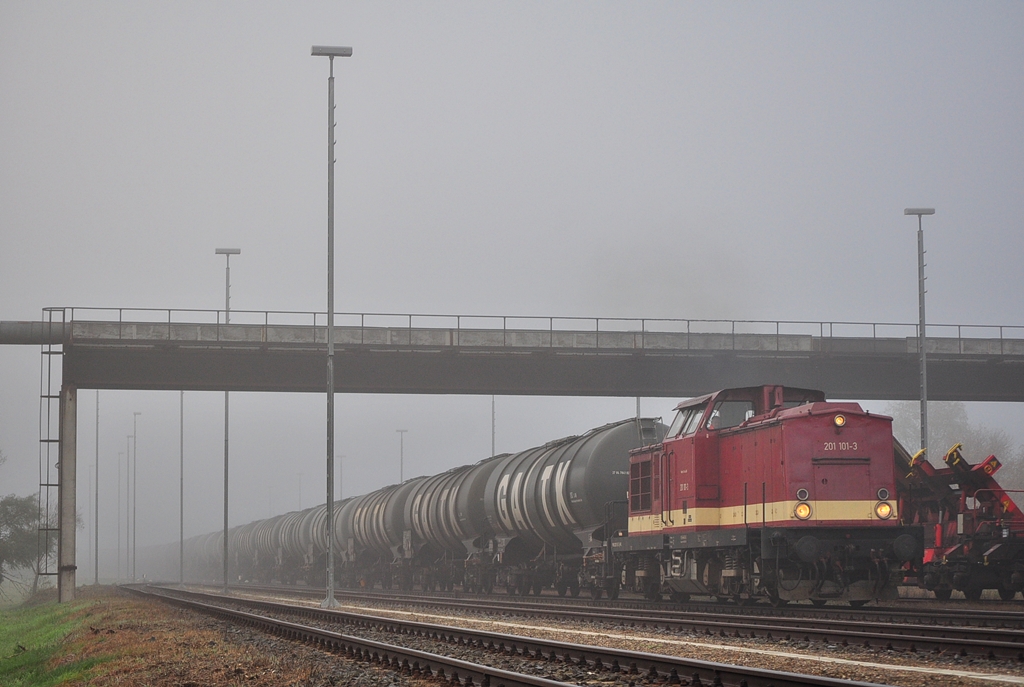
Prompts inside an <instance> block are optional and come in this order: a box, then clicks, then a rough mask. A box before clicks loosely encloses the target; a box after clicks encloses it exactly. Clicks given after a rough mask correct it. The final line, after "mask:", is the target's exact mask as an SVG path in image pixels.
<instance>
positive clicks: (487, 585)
mask: <svg viewBox="0 0 1024 687" xmlns="http://www.w3.org/2000/svg"><path fill="white" fill-rule="evenodd" d="M493 589H494V580H492V579H491V578H490V577H487V576H484V579H483V581H482V582H481V583H480V592H481V593H483V594H490V593H491V591H492V590H493Z"/></svg>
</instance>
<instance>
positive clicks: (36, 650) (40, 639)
mask: <svg viewBox="0 0 1024 687" xmlns="http://www.w3.org/2000/svg"><path fill="white" fill-rule="evenodd" d="M93 605H95V602H94V601H90V600H83V601H75V602H73V603H70V604H59V605H58V604H56V603H47V604H44V605H39V606H23V607H21V608H16V609H8V610H3V611H0V685H3V686H4V687H22V685H25V686H28V685H32V686H33V687H36V686H39V687H47V686H49V685H58V684H61V683H63V682H66V681H69V680H75V679H80V678H81V677H82V676H83V675H84V673H85V672H86V671H88V670H89V669H90V668H92V667H93V666H94V665H96V664H97V663H98V662H100V661H101V660H102V659H100V658H98V657H89V658H83V659H78V660H76V659H73V658H72V660H66V659H65V660H60V661H58V660H55V659H56V658H57V656H58V654H59V653H61V651H62V648H63V644H64V641H65V639H66V638H67V637H68V636H69V635H70V634H72V633H73V632H75V631H76V630H78V629H79V628H81V626H82V625H83V623H84V622H85V620H86V618H88V617H89V615H90V610H91V608H92V606H93Z"/></svg>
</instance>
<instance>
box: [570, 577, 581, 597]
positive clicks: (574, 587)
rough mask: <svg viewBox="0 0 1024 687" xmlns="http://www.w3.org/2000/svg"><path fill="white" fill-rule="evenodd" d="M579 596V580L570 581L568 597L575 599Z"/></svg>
mask: <svg viewBox="0 0 1024 687" xmlns="http://www.w3.org/2000/svg"><path fill="white" fill-rule="evenodd" d="M579 595H580V582H579V580H570V581H569V596H571V597H572V598H574V599H575V598H576V597H577V596H579Z"/></svg>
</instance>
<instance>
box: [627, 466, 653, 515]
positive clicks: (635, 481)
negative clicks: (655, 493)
mask: <svg viewBox="0 0 1024 687" xmlns="http://www.w3.org/2000/svg"><path fill="white" fill-rule="evenodd" d="M650 509H651V461H649V460H645V461H643V462H642V463H633V464H632V465H630V466H629V510H630V511H632V512H634V513H635V512H638V511H645V510H650Z"/></svg>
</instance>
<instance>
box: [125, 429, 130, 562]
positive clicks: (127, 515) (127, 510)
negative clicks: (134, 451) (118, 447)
mask: <svg viewBox="0 0 1024 687" xmlns="http://www.w3.org/2000/svg"><path fill="white" fill-rule="evenodd" d="M131 475H132V470H131V434H126V435H125V579H132V572H131Z"/></svg>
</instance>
